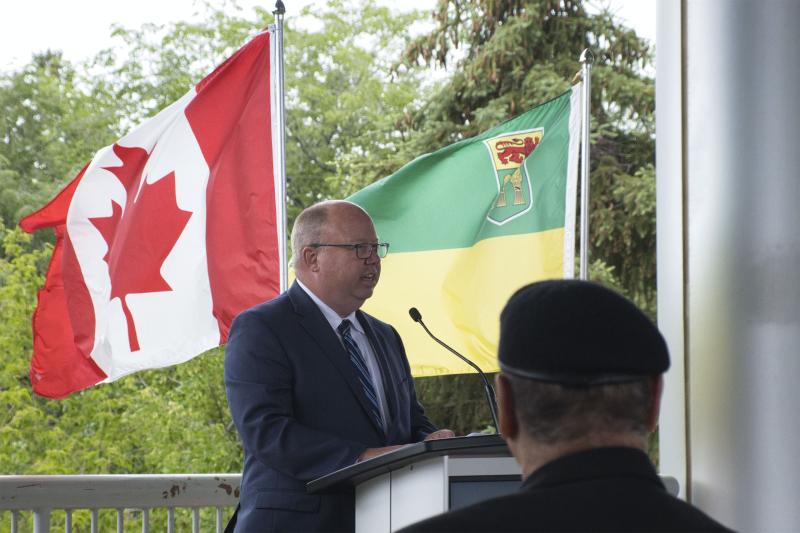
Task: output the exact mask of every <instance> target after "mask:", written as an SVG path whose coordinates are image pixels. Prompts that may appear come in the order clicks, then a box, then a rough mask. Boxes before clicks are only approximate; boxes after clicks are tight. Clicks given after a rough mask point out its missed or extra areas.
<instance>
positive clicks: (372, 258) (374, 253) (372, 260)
mask: <svg viewBox="0 0 800 533" xmlns="http://www.w3.org/2000/svg"><path fill="white" fill-rule="evenodd" d="M380 262H381V258H380V257H378V250H376V249H375V248H370V254H369V257H367V258H366V259H364V263H366V264H368V265H374V264H376V263H380Z"/></svg>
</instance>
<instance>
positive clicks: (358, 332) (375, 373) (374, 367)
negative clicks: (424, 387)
mask: <svg viewBox="0 0 800 533" xmlns="http://www.w3.org/2000/svg"><path fill="white" fill-rule="evenodd" d="M295 281H296V282H297V284H298V285H299V286H300V288H301V289H303V290H304V291H305V292H306V294H308V296H309V298H311V300H312V301H313V302H314V303H315V304H317V307H319V310H320V311H322V316H324V317H325V320H327V321H328V324H330V326H331V328H333V332H334V333H335V334H336V336H337V337H338V338H339V341H340V342H341V341H342V338H341V335H339V329H338V328H339V324H341V323H342V322H344V321H345V320H349V321H350V336H351V337H353V340H354V341H355V343H356V344H357V345H358V349H359V350H361V355H363V356H364V362H365V363H366V365H367V370H369V377H370V379H372V386H373V388H374V389H375V394H376V395H377V396H378V408H379V409H380V414H381V422H382V423H383V430H384V431H387V429H388V426H387V424H386V396H385V394H384V392H383V378H382V377H381V367H380V365H379V364H378V359H377V358H376V357H375V350H373V349H372V344H370V342H369V338H368V337H367V333H366V332H365V331H364V327H363V326H362V325H361V322H359V321H358V318H356V312H355V311H353V312H352V313H350V314H349V315H347V316H345V317H341V316H339V313H337V312H336V311H334V310H333V309H331V308H330V306H328V305H327V304H326V303H325V302H323V301H322V300H320V299H319V298H318V297H317V295H316V294H314V293H313V292H311V290H310V289H309V288H308V287H306V286H305V285H303V284H302V283H301V282H300V280H298V279H295ZM342 346H344V343H342Z"/></svg>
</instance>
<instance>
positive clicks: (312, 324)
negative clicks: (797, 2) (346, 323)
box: [288, 283, 385, 435]
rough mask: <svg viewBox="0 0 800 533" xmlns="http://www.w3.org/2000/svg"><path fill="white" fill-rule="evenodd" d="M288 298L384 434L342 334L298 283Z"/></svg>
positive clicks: (376, 427)
mask: <svg viewBox="0 0 800 533" xmlns="http://www.w3.org/2000/svg"><path fill="white" fill-rule="evenodd" d="M288 292H289V298H290V299H291V301H292V305H293V306H294V310H295V312H296V313H297V314H298V315H299V320H300V325H301V326H302V327H303V329H305V330H306V332H307V333H308V335H309V336H310V337H311V338H312V339H314V341H315V342H316V343H317V345H319V347H320V350H322V353H323V354H325V356H326V357H327V358H328V360H330V362H331V364H333V366H334V367H335V368H336V369H337V370H338V371H339V374H340V375H341V377H342V379H344V381H345V382H346V383H347V386H348V387H349V388H350V390H351V391H352V392H353V394H355V396H356V398H357V399H358V402H359V403H360V404H361V408H362V409H363V410H364V413H365V416H366V417H367V419H369V421H370V422H371V423H372V425H373V427H375V429H376V430H378V433H379V434H380V435H385V433H384V430H383V428H382V427H380V426H379V425H378V422H377V421H376V420H375V419H374V417H373V416H372V414H371V413H372V410H371V408H370V404H369V403H368V400H367V398H366V396H365V395H364V388H363V387H362V386H361V382H360V381H359V380H358V376H357V375H356V370H355V368H353V363H352V362H351V361H350V356H349V355H348V354H347V351H346V350H345V349H344V346H343V345H342V342H341V340H340V339H339V336H338V335H337V334H336V333H335V332H334V331H333V328H331V325H330V324H329V323H328V321H327V320H326V319H325V316H324V315H323V314H322V311H320V310H319V308H318V307H317V304H315V303H314V301H313V300H312V299H311V298H310V297H309V296H308V294H306V292H305V291H304V290H303V289H302V288H301V287H300V286H299V285H297V283H293V284H292V286H291V287H289V291H288Z"/></svg>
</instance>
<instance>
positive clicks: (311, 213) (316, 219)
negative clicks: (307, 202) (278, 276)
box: [292, 202, 334, 271]
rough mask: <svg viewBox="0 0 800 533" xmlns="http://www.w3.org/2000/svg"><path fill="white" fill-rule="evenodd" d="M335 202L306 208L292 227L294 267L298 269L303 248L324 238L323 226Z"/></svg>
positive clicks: (321, 203)
mask: <svg viewBox="0 0 800 533" xmlns="http://www.w3.org/2000/svg"><path fill="white" fill-rule="evenodd" d="M333 205H334V203H333V202H320V203H318V204H314V205H312V206H311V207H308V208H306V209H304V210H303V211H302V212H301V213H300V214H299V215H297V218H296V219H295V220H294V226H293V227H292V268H294V269H295V271H296V270H297V266H298V264H299V263H300V258H301V257H302V255H303V248H305V247H306V246H308V245H310V244H313V243H315V242H320V241H321V240H322V228H323V227H324V226H325V223H326V222H327V221H328V215H329V214H330V210H331V207H332V206H333Z"/></svg>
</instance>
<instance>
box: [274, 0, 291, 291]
mask: <svg viewBox="0 0 800 533" xmlns="http://www.w3.org/2000/svg"><path fill="white" fill-rule="evenodd" d="M284 13H286V8H285V7H284V5H283V2H282V1H281V0H277V2H275V11H273V12H272V14H273V15H275V24H274V25H273V28H274V31H275V42H276V44H277V46H276V52H277V53H276V57H277V65H276V67H277V68H276V76H275V87H273V90H275V91H277V93H278V94H277V99H276V100H277V104H278V105H277V106H276V109H275V111H276V114H277V115H278V117H277V118H278V120H277V122H278V130H279V132H278V135H277V139H275V140H274V141H273V146H274V147H276V148H277V149H276V150H274V153H273V157H276V158H277V164H275V165H274V168H276V169H277V173H278V176H277V178H278V179H277V180H276V182H277V186H276V191H275V196H276V198H275V200H276V202H275V203H276V214H275V215H276V216H275V218H276V220H275V223H276V226H277V229H278V262H279V268H280V284H281V285H280V287H281V292H284V291H286V289H287V287H288V285H289V277H288V276H289V274H288V254H287V246H286V227H287V225H288V224H287V215H286V108H285V98H284V94H285V91H284V83H283V80H284V75H283V15H284ZM275 141H277V142H275Z"/></svg>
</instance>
